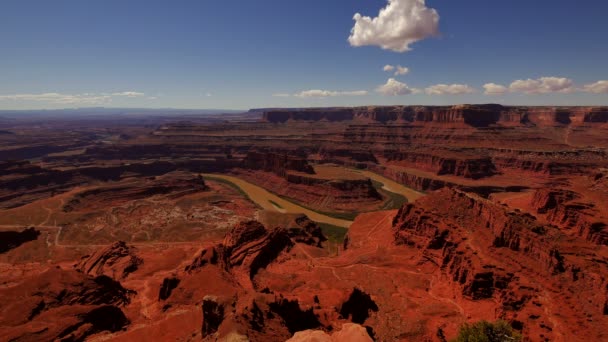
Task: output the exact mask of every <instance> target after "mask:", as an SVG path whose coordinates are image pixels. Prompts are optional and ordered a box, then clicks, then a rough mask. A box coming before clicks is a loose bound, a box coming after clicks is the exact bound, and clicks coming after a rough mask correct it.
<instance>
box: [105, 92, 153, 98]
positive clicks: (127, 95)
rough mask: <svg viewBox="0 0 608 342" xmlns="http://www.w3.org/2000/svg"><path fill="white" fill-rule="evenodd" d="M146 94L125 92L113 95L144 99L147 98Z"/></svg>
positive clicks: (113, 94)
mask: <svg viewBox="0 0 608 342" xmlns="http://www.w3.org/2000/svg"><path fill="white" fill-rule="evenodd" d="M145 95H146V94H144V93H140V92H137V91H123V92H120V93H112V96H126V97H142V96H145Z"/></svg>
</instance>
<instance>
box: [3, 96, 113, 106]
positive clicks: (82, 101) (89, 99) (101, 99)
mask: <svg viewBox="0 0 608 342" xmlns="http://www.w3.org/2000/svg"><path fill="white" fill-rule="evenodd" d="M3 100H9V101H20V102H47V103H51V104H63V105H68V104H73V105H99V104H104V103H108V102H111V101H112V98H111V96H109V95H95V94H88V93H85V94H76V95H71V94H60V93H42V94H14V95H0V101H3Z"/></svg>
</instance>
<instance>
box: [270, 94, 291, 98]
mask: <svg viewBox="0 0 608 342" xmlns="http://www.w3.org/2000/svg"><path fill="white" fill-rule="evenodd" d="M272 96H274V97H290V96H291V95H290V94H286V93H277V94H272Z"/></svg>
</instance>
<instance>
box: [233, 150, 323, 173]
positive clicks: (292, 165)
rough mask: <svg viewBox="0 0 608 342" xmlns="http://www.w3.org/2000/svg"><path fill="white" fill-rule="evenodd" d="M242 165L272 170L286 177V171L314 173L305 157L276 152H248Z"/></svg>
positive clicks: (251, 168)
mask: <svg viewBox="0 0 608 342" xmlns="http://www.w3.org/2000/svg"><path fill="white" fill-rule="evenodd" d="M243 166H244V167H245V168H246V169H250V170H262V171H266V172H272V173H274V174H276V175H277V176H281V177H287V172H288V171H299V172H303V173H308V174H314V173H315V172H314V169H313V168H312V166H311V165H310V164H308V162H307V161H306V158H300V157H295V156H290V155H286V154H278V153H263V152H249V153H247V157H245V159H244V160H243Z"/></svg>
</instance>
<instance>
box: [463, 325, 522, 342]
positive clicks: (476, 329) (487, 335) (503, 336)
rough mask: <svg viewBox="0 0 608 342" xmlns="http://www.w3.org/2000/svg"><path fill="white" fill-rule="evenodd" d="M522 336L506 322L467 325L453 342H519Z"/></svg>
mask: <svg viewBox="0 0 608 342" xmlns="http://www.w3.org/2000/svg"><path fill="white" fill-rule="evenodd" d="M519 341H521V335H520V334H519V333H518V332H516V331H515V330H514V329H513V328H512V327H511V326H510V325H509V323H507V322H505V321H496V322H494V323H492V322H488V321H479V322H476V323H473V324H469V323H465V324H464V325H463V326H462V327H460V331H459V332H458V336H457V337H456V338H455V339H454V340H452V342H519Z"/></svg>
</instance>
